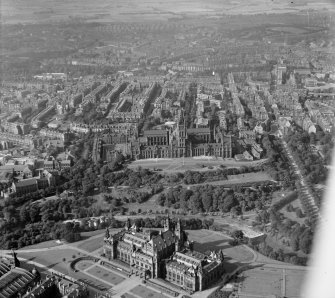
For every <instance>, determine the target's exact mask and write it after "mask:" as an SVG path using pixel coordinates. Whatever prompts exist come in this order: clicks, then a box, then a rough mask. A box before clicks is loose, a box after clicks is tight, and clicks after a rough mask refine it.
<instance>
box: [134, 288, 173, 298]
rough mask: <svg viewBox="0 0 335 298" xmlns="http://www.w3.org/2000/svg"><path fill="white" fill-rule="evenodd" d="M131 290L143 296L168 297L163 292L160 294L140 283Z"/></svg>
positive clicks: (153, 297)
mask: <svg viewBox="0 0 335 298" xmlns="http://www.w3.org/2000/svg"><path fill="white" fill-rule="evenodd" d="M130 292H131V293H133V294H135V295H137V296H140V297H142V298H166V297H167V296H165V295H163V294H160V293H158V292H156V291H153V290H151V289H149V288H147V287H144V286H142V285H138V286H137V287H135V288H133V289H132V290H131V291H130Z"/></svg>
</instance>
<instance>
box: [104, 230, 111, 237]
mask: <svg viewBox="0 0 335 298" xmlns="http://www.w3.org/2000/svg"><path fill="white" fill-rule="evenodd" d="M109 237H110V234H109V229H108V228H106V232H105V238H106V239H109Z"/></svg>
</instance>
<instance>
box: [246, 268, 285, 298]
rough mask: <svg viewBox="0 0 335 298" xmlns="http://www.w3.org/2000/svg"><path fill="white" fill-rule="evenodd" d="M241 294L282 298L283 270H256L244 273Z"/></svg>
mask: <svg viewBox="0 0 335 298" xmlns="http://www.w3.org/2000/svg"><path fill="white" fill-rule="evenodd" d="M243 277H244V280H243V281H242V288H241V292H244V293H248V294H251V295H259V296H261V297H263V296H267V295H276V297H277V296H278V297H279V296H281V293H282V289H281V287H282V277H283V274H282V270H281V269H276V268H255V269H250V270H247V271H245V272H243Z"/></svg>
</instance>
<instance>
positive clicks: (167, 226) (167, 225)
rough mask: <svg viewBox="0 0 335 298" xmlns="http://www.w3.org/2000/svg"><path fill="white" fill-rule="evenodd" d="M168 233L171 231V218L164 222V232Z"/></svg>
mask: <svg viewBox="0 0 335 298" xmlns="http://www.w3.org/2000/svg"><path fill="white" fill-rule="evenodd" d="M166 231H171V221H170V217H169V216H168V217H167V218H166V219H165V222H164V232H166Z"/></svg>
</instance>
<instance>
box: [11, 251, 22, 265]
mask: <svg viewBox="0 0 335 298" xmlns="http://www.w3.org/2000/svg"><path fill="white" fill-rule="evenodd" d="M12 255H13V259H14V266H15V267H20V266H21V263H20V261H19V259H18V258H17V254H16V253H15V251H14V250H12Z"/></svg>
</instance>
